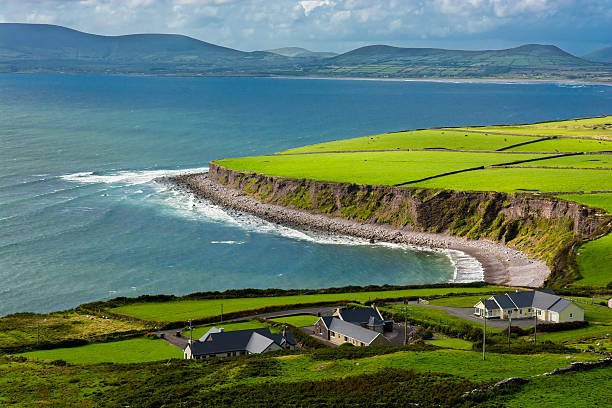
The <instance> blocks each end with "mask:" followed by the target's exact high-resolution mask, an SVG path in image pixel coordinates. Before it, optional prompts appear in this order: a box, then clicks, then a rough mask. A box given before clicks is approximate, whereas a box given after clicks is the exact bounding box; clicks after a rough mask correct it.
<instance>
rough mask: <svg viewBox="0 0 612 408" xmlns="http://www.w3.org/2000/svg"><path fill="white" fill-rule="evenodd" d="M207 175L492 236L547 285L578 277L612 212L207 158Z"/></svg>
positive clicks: (317, 209)
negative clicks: (532, 260) (321, 177)
mask: <svg viewBox="0 0 612 408" xmlns="http://www.w3.org/2000/svg"><path fill="white" fill-rule="evenodd" d="M209 177H210V178H211V179H213V180H215V181H217V182H219V183H221V184H224V185H227V186H231V187H233V188H236V189H240V190H242V191H244V192H245V193H247V194H248V195H250V196H252V197H255V198H258V199H260V200H262V201H264V202H268V203H274V204H278V205H283V206H286V207H290V208H299V209H302V210H306V211H309V212H312V213H318V214H326V215H329V216H332V217H341V218H345V219H349V220H353V221H359V222H362V223H372V224H386V225H389V226H393V227H394V228H397V229H402V230H409V231H419V232H422V231H425V232H435V233H449V234H452V235H456V236H460V237H465V238H470V239H490V240H494V241H497V242H501V243H504V244H506V245H508V246H510V247H513V248H516V249H519V250H521V251H523V252H525V253H527V254H529V255H532V256H534V257H537V258H539V259H541V260H543V261H545V262H546V263H547V264H548V265H549V267H550V268H551V270H552V273H551V275H550V277H549V281H548V282H549V283H550V284H564V283H566V282H568V281H571V280H573V279H575V278H577V277H578V275H577V274H578V272H577V267H576V265H575V261H574V258H575V251H576V250H577V248H578V246H579V244H580V243H582V242H585V241H588V240H590V239H594V238H596V237H598V236H600V235H601V234H603V233H606V232H609V231H610V230H612V217H610V216H609V215H606V214H605V213H604V212H603V211H601V210H598V209H595V208H590V207H587V206H584V205H582V204H579V203H575V202H570V201H564V200H560V199H557V198H554V197H538V196H535V195H533V194H522V193H521V194H506V193H498V192H468V191H449V190H439V189H420V188H398V187H391V186H369V185H355V184H349V183H336V182H326V181H317V180H305V179H288V178H282V177H271V176H266V175H262V174H254V173H245V172H239V171H234V170H229V169H226V168H224V167H222V166H219V165H217V164H215V163H210V170H209Z"/></svg>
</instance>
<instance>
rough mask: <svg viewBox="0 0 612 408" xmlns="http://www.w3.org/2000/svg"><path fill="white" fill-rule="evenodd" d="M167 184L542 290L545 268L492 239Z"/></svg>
mask: <svg viewBox="0 0 612 408" xmlns="http://www.w3.org/2000/svg"><path fill="white" fill-rule="evenodd" d="M167 180H169V182H171V183H173V184H175V185H176V186H178V187H179V188H181V189H185V190H187V191H189V192H191V193H193V194H195V195H196V196H197V197H199V198H201V199H206V200H210V201H211V202H213V203H215V204H217V205H221V206H223V207H225V208H231V209H234V210H238V211H244V212H248V213H251V214H254V215H257V216H259V217H261V218H263V219H266V220H268V221H270V222H274V223H278V224H281V225H285V226H289V227H293V228H297V229H302V230H313V231H321V232H326V233H332V234H343V235H350V236H355V237H359V238H364V239H367V240H373V241H384V242H393V243H401V244H409V245H415V246H420V247H430V248H441V249H453V250H458V251H462V252H464V253H466V254H468V255H470V256H472V257H474V258H475V259H476V260H478V261H479V262H480V264H481V265H482V267H483V269H484V275H485V281H487V282H490V283H498V284H505V285H512V286H529V287H539V286H542V285H543V283H544V280H545V279H546V277H547V276H548V275H549V274H550V269H549V268H548V266H547V265H546V264H545V263H544V262H542V261H539V260H537V259H532V258H529V257H528V256H527V255H526V254H524V253H522V252H520V251H517V250H514V249H511V248H508V247H506V246H504V245H501V244H499V243H496V242H492V241H483V240H468V239H463V238H459V237H455V236H451V235H447V234H433V233H426V232H413V231H406V230H402V229H397V228H394V227H391V226H387V225H378V224H362V223H358V222H355V221H350V220H346V219H342V218H335V217H329V216H326V215H321V214H312V213H309V212H307V211H303V210H296V209H291V208H287V207H283V206H279V205H274V204H268V203H264V202H262V201H260V200H257V199H255V198H253V197H250V196H248V195H246V194H245V193H244V192H242V191H240V190H236V189H233V188H229V187H227V186H225V185H222V184H219V183H217V182H216V181H214V180H212V179H210V178H208V177H207V173H198V174H189V175H182V176H176V177H170V178H168V179H167Z"/></svg>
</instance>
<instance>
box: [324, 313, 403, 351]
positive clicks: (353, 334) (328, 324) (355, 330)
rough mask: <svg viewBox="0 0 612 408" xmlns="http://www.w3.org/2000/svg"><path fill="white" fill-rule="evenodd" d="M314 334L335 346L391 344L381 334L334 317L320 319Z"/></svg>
mask: <svg viewBox="0 0 612 408" xmlns="http://www.w3.org/2000/svg"><path fill="white" fill-rule="evenodd" d="M313 332H314V334H315V335H316V336H319V337H323V338H324V339H326V340H329V341H331V342H332V343H335V344H343V343H350V344H353V345H355V346H360V347H361V346H371V345H382V346H388V345H390V344H391V343H390V342H389V340H387V339H386V338H385V336H383V335H382V333H380V332H377V331H374V330H369V329H366V328H364V327H361V326H360V325H357V324H353V323H349V322H346V321H344V320H342V319H339V318H337V317H334V316H326V317H321V318H320V319H319V320H318V321H317V322H316V323H315V326H314V331H313Z"/></svg>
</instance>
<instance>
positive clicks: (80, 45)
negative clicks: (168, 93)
mask: <svg viewBox="0 0 612 408" xmlns="http://www.w3.org/2000/svg"><path fill="white" fill-rule="evenodd" d="M591 59H592V58H591ZM0 72H69V73H110V74H149V75H208V76H210V75H234V76H239V75H249V76H254V75H258V76H279V75H286V76H325V77H370V78H467V79H482V78H484V79H523V80H530V79H559V80H582V81H612V64H605V63H602V62H594V61H590V60H586V59H583V58H578V57H576V56H574V55H571V54H569V53H567V52H565V51H563V50H561V49H559V48H557V47H555V46H553V45H538V44H528V45H523V46H520V47H516V48H510V49H506V50H488V51H459V50H444V49H434V48H399V47H391V46H387V45H372V46H366V47H361V48H358V49H355V50H352V51H349V52H347V53H344V54H340V55H336V54H334V53H324V52H312V51H308V50H306V49H303V48H297V47H288V48H279V49H274V50H267V51H254V52H243V51H238V50H235V49H232V48H226V47H221V46H218V45H214V44H210V43H207V42H204V41H200V40H196V39H194V38H191V37H187V36H183V35H175V34H134V35H122V36H101V35H94V34H87V33H83V32H80V31H76V30H72V29H69V28H65V27H60V26H54V25H44V24H18V23H3V24H0Z"/></svg>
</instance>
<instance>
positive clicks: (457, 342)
mask: <svg viewBox="0 0 612 408" xmlns="http://www.w3.org/2000/svg"><path fill="white" fill-rule="evenodd" d="M428 343H429V344H433V345H434V346H438V347H444V348H450V349H456V350H471V349H472V343H471V342H469V341H467V340H463V339H453V338H451V337H443V338H441V339H438V340H432V341H428Z"/></svg>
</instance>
